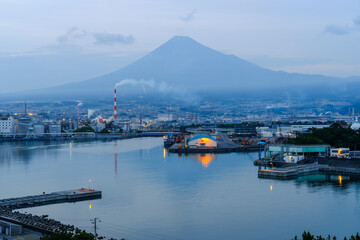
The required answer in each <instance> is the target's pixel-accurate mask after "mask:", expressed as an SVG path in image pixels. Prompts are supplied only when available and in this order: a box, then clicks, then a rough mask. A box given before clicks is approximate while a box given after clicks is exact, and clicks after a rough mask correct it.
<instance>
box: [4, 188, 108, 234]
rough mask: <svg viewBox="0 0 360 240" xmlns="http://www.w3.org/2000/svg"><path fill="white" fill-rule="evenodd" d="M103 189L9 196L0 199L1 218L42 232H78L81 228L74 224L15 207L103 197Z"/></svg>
mask: <svg viewBox="0 0 360 240" xmlns="http://www.w3.org/2000/svg"><path fill="white" fill-rule="evenodd" d="M101 196H102V193H101V191H97V190H93V189H88V188H81V189H75V190H69V191H61V192H53V193H48V194H45V193H43V194H40V195H34V196H26V197H20V198H8V199H2V200H0V219H1V220H5V221H8V222H12V223H15V224H19V225H22V226H23V227H26V228H29V229H33V230H35V231H38V232H41V233H52V232H67V233H78V232H80V231H81V230H80V229H79V228H76V227H74V226H73V225H66V224H62V223H61V222H59V221H56V220H54V219H50V218H48V216H46V215H44V216H36V215H32V214H29V213H20V212H18V211H14V209H20V208H28V207H34V206H40V205H47V204H53V203H61V202H77V201H83V200H88V199H98V198H101Z"/></svg>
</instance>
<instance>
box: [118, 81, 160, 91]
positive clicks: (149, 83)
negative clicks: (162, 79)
mask: <svg viewBox="0 0 360 240" xmlns="http://www.w3.org/2000/svg"><path fill="white" fill-rule="evenodd" d="M126 85H131V86H136V85H139V86H141V87H142V89H143V91H144V92H146V87H149V88H154V86H155V83H154V81H153V80H150V81H146V80H143V79H141V80H134V79H124V80H121V81H120V82H118V83H116V84H115V88H119V87H122V86H126Z"/></svg>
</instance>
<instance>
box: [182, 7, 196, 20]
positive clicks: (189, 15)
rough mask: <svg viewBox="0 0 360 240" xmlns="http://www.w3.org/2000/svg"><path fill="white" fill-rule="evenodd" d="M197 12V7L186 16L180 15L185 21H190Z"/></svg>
mask: <svg viewBox="0 0 360 240" xmlns="http://www.w3.org/2000/svg"><path fill="white" fill-rule="evenodd" d="M195 13H196V9H193V10H192V11H191V12H189V13H188V14H187V15H186V16H185V17H180V19H181V20H183V21H184V22H189V21H191V20H193V19H194V15H195Z"/></svg>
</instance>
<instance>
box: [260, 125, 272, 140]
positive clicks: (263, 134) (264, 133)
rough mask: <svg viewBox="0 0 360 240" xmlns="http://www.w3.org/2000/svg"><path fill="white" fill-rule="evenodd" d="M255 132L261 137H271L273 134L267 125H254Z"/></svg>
mask: <svg viewBox="0 0 360 240" xmlns="http://www.w3.org/2000/svg"><path fill="white" fill-rule="evenodd" d="M256 133H257V134H258V135H259V136H260V137H262V138H271V137H273V136H274V134H273V133H272V131H271V130H270V128H269V127H256Z"/></svg>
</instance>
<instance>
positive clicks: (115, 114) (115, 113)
mask: <svg viewBox="0 0 360 240" xmlns="http://www.w3.org/2000/svg"><path fill="white" fill-rule="evenodd" d="M114 119H117V112H116V88H114Z"/></svg>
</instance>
